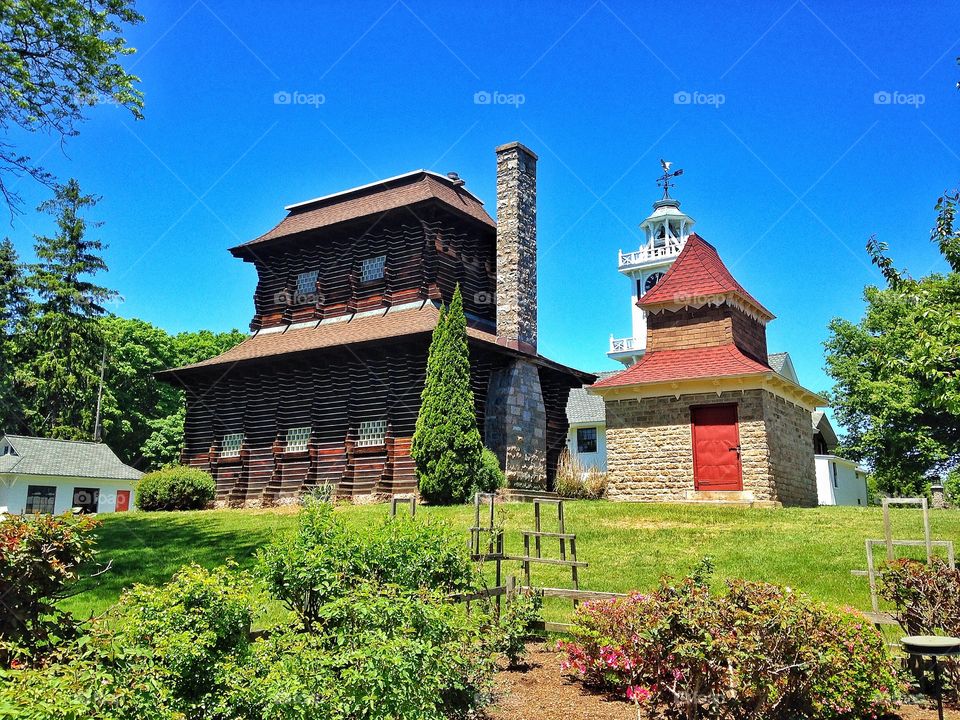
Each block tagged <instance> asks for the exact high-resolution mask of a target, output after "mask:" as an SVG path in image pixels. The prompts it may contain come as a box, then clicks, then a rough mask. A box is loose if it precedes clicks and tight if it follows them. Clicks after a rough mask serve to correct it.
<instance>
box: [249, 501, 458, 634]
mask: <svg viewBox="0 0 960 720" xmlns="http://www.w3.org/2000/svg"><path fill="white" fill-rule="evenodd" d="M304 500H305V504H304V507H303V509H302V510H301V511H300V514H299V515H298V519H297V529H296V530H295V531H294V532H293V533H289V534H286V535H283V536H281V537H279V538H277V539H276V540H275V541H274V542H272V543H270V544H269V545H267V546H266V547H264V548H262V549H261V550H260V551H259V552H258V554H257V559H258V560H257V574H258V576H259V577H260V578H261V579H262V580H263V581H264V582H265V583H266V585H267V587H268V589H269V590H270V592H271V593H272V594H273V595H274V596H276V597H277V598H279V599H280V600H282V601H283V602H284V604H286V605H287V607H289V608H290V609H291V610H293V611H294V612H296V613H297V615H298V616H299V618H300V620H301V622H302V623H303V624H304V626H305V627H306V628H308V629H312V628H314V627H315V625H316V624H317V622H318V620H319V619H320V617H319V613H320V608H321V607H322V606H323V605H325V604H326V603H328V602H330V601H332V600H335V599H337V598H340V597H342V596H344V595H346V594H347V593H349V592H350V590H351V588H352V587H353V586H354V585H356V584H358V583H360V582H372V583H375V584H381V585H386V584H394V585H398V586H400V587H402V588H406V589H409V590H419V589H424V588H426V589H430V590H440V591H444V592H457V591H460V590H467V589H470V588H472V587H473V584H474V569H473V565H472V564H471V562H470V557H469V553H468V550H467V548H466V545H465V543H464V542H463V537H462V536H461V534H460V533H459V532H458V531H456V530H455V529H453V528H451V527H450V526H449V525H446V524H444V523H440V522H436V521H429V520H421V519H419V518H407V517H404V516H402V515H401V516H398V517H396V518H393V519H390V520H386V521H384V522H383V523H382V524H380V525H378V526H375V527H373V528H371V529H369V530H368V531H367V532H364V533H357V532H352V531H350V530H348V529H347V528H346V527H345V526H344V524H343V522H342V521H341V520H340V518H339V516H338V515H337V514H336V511H335V509H334V508H333V506H331V505H330V504H328V503H322V502H318V501H316V500H313V499H312V498H305V499H304Z"/></svg>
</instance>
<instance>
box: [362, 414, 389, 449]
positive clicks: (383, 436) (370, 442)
mask: <svg viewBox="0 0 960 720" xmlns="http://www.w3.org/2000/svg"><path fill="white" fill-rule="evenodd" d="M387 427H388V423H387V419H386V418H378V419H376V420H362V421H361V422H360V426H359V427H358V428H357V447H361V448H369V447H381V446H383V445H386V444H387ZM374 430H376V433H374V432H372V431H374Z"/></svg>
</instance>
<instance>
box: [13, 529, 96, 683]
mask: <svg viewBox="0 0 960 720" xmlns="http://www.w3.org/2000/svg"><path fill="white" fill-rule="evenodd" d="M98 525H99V522H98V521H97V520H95V519H93V518H91V517H90V516H88V515H81V516H73V515H71V514H69V513H68V514H64V515H36V516H35V517H32V518H24V517H21V516H19V515H6V516H4V517H3V519H2V520H0V600H2V605H3V612H2V613H0V667H4V666H6V665H8V664H9V663H10V662H11V661H12V660H13V659H14V658H17V659H19V661H20V662H28V663H29V662H33V661H35V660H39V656H41V655H43V654H44V653H45V652H47V651H49V650H51V649H52V648H53V647H54V646H55V645H56V644H57V643H58V642H60V641H62V640H66V639H68V638H70V637H72V636H73V635H75V634H76V630H77V627H76V623H75V622H74V620H73V618H72V617H71V616H70V615H69V613H66V612H64V611H62V610H60V609H59V608H58V607H57V602H58V601H59V600H61V599H63V598H64V597H66V596H67V595H69V594H71V593H72V590H73V585H74V584H75V583H76V582H77V580H79V578H80V566H81V565H82V564H84V563H87V562H90V561H91V560H93V558H94V556H95V550H94V545H95V543H96V539H95V537H94V535H93V530H94V529H95V528H96V527H97V526H98Z"/></svg>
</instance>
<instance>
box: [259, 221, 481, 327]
mask: <svg viewBox="0 0 960 720" xmlns="http://www.w3.org/2000/svg"><path fill="white" fill-rule="evenodd" d="M241 256H242V257H243V259H244V260H246V261H248V262H252V263H253V264H254V265H255V266H256V268H257V274H258V278H259V280H258V283H257V289H256V291H255V293H254V306H255V315H254V318H253V321H252V322H251V324H250V327H251V329H253V330H258V329H261V328H268V327H276V326H281V325H286V324H291V323H298V322H309V321H311V320H320V319H323V318H330V317H336V316H340V315H347V314H350V313H355V312H364V311H367V310H375V309H377V308H383V307H390V306H393V305H400V304H403V303H407V302H414V301H417V300H426V299H432V300H442V301H443V302H449V300H450V298H451V297H453V292H454V288H455V287H456V285H457V283H459V284H460V288H461V292H462V294H463V301H464V309H465V310H466V312H467V313H469V314H472V315H474V316H476V317H479V318H482V319H485V320H489V321H490V322H495V320H496V309H495V294H496V232H495V231H494V230H493V229H492V228H490V227H488V226H486V225H484V224H483V223H479V222H476V221H472V220H465V219H462V218H460V217H458V216H457V215H455V214H453V213H451V212H448V211H444V210H443V209H442V208H440V207H437V206H435V205H432V204H426V205H423V206H417V207H415V208H402V209H400V210H395V211H391V212H388V213H384V214H382V215H380V216H378V217H377V218H376V219H366V220H364V221H354V222H351V223H344V224H341V225H338V226H335V227H331V228H321V229H318V230H313V231H309V232H305V233H301V234H299V235H296V236H292V237H290V238H284V239H281V240H275V241H271V242H270V243H268V244H264V245H263V246H254V247H251V248H248V249H244V250H243V251H242V252H241ZM381 256H383V257H384V258H385V263H384V271H383V277H382V278H378V279H375V280H370V281H367V282H364V280H363V277H362V263H363V261H364V260H365V259H373V258H378V257H381ZM309 272H317V282H316V286H315V287H312V288H311V289H310V291H308V292H306V293H304V292H302V290H303V288H302V287H301V288H298V287H297V276H298V275H299V274H300V273H309Z"/></svg>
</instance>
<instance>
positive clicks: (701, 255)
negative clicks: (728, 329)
mask: <svg viewBox="0 0 960 720" xmlns="http://www.w3.org/2000/svg"><path fill="white" fill-rule="evenodd" d="M716 295H723V296H726V295H734V296H736V298H737V299H739V300H740V301H741V302H744V303H745V304H747V305H750V306H752V307H753V308H754V309H755V310H756V311H757V312H759V313H760V314H761V315H764V316H766V318H767V319H768V320H772V319H773V317H774V315H773V313H771V312H770V311H769V310H767V309H766V308H765V307H764V306H763V305H761V304H760V303H759V302H757V300H756V299H755V298H754V297H753V296H752V295H751V294H750V293H748V292H747V291H746V290H745V289H744V287H743V286H742V285H741V284H740V283H738V282H737V281H736V279H735V278H734V277H733V275H731V274H730V271H729V270H727V266H726V265H724V264H723V260H721V259H720V255H718V254H717V250H716V248H714V247H713V245H711V244H710V243H708V242H707V241H706V240H704V239H703V238H702V237H700V236H699V235H697V234H696V233H692V234H691V235H690V237H688V238H687V243H686V245H685V246H684V248H683V250H681V251H680V254H679V255H678V256H677V259H676V260H675V261H674V263H673V265H672V266H671V267H670V269H669V270H668V271H667V274H666V275H664V276H663V278H661V280H660V282H658V283H657V284H656V285H654V287H653V289H652V290H651V291H650V292H648V293H647V294H646V295H644V296H643V297H642V298H640V301H639V302H638V303H637V304H638V305H640V306H641V307H643V308H651V307H656V306H658V305H676V304H681V305H682V304H687V303H689V304H705V303H706V300H705V298H707V297H709V296H716ZM698 299H699V300H700V302H699V303H698V302H697V300H698Z"/></svg>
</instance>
